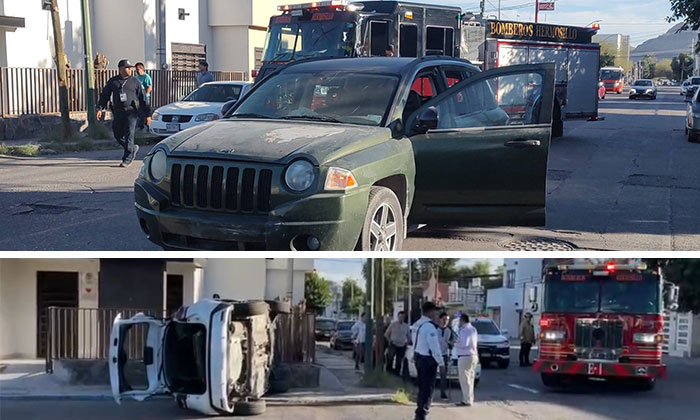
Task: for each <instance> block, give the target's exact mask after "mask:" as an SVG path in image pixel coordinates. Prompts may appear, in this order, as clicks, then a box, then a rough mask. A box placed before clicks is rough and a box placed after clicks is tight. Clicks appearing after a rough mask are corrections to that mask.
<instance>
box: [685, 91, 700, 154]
mask: <svg viewBox="0 0 700 420" xmlns="http://www.w3.org/2000/svg"><path fill="white" fill-rule="evenodd" d="M698 92H700V90H696V91H695V95H693V97H692V99H690V101H689V102H688V111H687V113H686V119H685V134H686V135H687V136H688V141H689V142H690V143H694V142H700V102H698Z"/></svg>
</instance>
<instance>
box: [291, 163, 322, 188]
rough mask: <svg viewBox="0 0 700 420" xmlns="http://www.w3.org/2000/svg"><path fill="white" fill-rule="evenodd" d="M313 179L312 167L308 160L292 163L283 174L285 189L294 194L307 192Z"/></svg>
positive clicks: (314, 176) (314, 177) (314, 175)
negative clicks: (287, 188) (294, 192)
mask: <svg viewBox="0 0 700 420" xmlns="http://www.w3.org/2000/svg"><path fill="white" fill-rule="evenodd" d="M315 179H316V174H315V173H314V165H312V164H311V162H309V161H308V160H297V161H294V162H292V164H291V165H289V167H288V168H287V170H286V171H285V173H284V182H285V183H286V184H287V187H289V188H290V189H291V190H292V191H296V192H302V191H305V190H308V189H309V187H311V185H312V184H313V183H314V180H315Z"/></svg>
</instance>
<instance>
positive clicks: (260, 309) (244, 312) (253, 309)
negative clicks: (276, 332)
mask: <svg viewBox="0 0 700 420" xmlns="http://www.w3.org/2000/svg"><path fill="white" fill-rule="evenodd" d="M269 310H270V306H269V305H268V304H267V303H265V302H263V301H262V300H256V301H252V302H240V303H234V304H233V315H234V316H255V315H265V314H266V313H268V311H269Z"/></svg>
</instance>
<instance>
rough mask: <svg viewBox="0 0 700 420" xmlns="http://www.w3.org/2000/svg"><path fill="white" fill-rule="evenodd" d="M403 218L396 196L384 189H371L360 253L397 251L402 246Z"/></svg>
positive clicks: (361, 236)
mask: <svg viewBox="0 0 700 420" xmlns="http://www.w3.org/2000/svg"><path fill="white" fill-rule="evenodd" d="M404 223H405V222H404V218H403V212H402V211H401V203H399V199H398V198H396V194H394V192H393V191H391V190H390V189H389V188H386V187H372V189H371V190H370V191H369V205H368V206H367V214H366V215H365V222H364V224H363V226H362V235H360V244H359V245H360V249H361V250H362V251H398V250H400V249H401V246H402V245H403V234H404Z"/></svg>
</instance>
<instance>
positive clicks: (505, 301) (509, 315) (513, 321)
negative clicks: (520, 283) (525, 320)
mask: <svg viewBox="0 0 700 420" xmlns="http://www.w3.org/2000/svg"><path fill="white" fill-rule="evenodd" d="M522 306H523V303H522V294H521V292H520V290H519V289H506V288H505V287H501V288H499V289H492V290H489V291H488V293H487V295H486V309H487V310H491V311H493V309H495V308H498V309H500V312H501V315H500V317H501V319H500V323H499V324H500V325H499V327H500V328H501V329H505V330H508V335H509V336H510V337H517V336H518V327H519V326H520V312H519V311H521V310H522Z"/></svg>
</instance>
